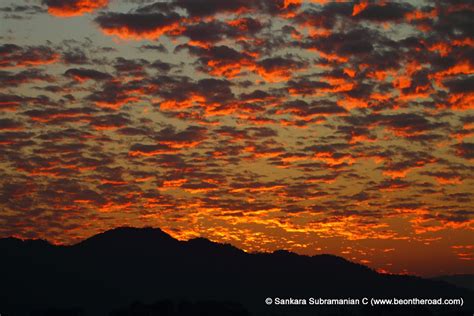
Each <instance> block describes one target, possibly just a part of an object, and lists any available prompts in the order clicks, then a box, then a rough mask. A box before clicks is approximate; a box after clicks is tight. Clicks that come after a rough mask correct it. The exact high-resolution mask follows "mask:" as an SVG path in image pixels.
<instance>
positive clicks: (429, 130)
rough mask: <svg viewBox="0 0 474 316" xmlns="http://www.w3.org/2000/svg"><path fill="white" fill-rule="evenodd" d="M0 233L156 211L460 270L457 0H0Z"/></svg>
mask: <svg viewBox="0 0 474 316" xmlns="http://www.w3.org/2000/svg"><path fill="white" fill-rule="evenodd" d="M0 15H1V22H0V38H1V45H0V86H1V90H0V115H1V118H0V165H1V168H0V179H1V180H0V237H7V236H16V237H20V238H43V239H47V240H49V241H50V242H53V243H58V244H71V243H76V242H79V241H80V240H83V239H84V238H87V237H89V236H91V235H93V234H96V233H99V232H102V231H105V230H107V229H111V228H114V227H117V226H137V227H142V226H153V227H160V228H162V229H163V230H164V231H166V232H168V233H169V234H171V235H172V236H173V237H175V238H179V239H183V240H186V239H189V238H193V237H198V236H202V237H206V238H208V239H210V240H213V241H218V242H226V243H231V244H233V245H235V246H236V247H239V248H241V249H244V250H246V251H249V252H254V251H274V250H276V249H287V250H291V251H294V252H296V253H299V254H308V255H315V254H321V253H330V254H335V255H340V256H343V257H345V258H347V259H349V260H352V261H355V262H360V263H363V264H366V265H368V266H370V267H372V268H374V269H378V270H379V271H386V272H392V273H412V274H417V275H425V276H431V275H438V274H451V273H474V264H473V263H474V262H473V260H474V246H473V244H474V242H473V241H474V219H473V215H474V210H473V205H474V201H473V200H474V196H473V192H474V178H473V174H474V165H473V160H474V111H473V109H474V106H473V105H474V93H473V90H474V36H473V33H474V5H473V3H472V1H468V0H466V1H447V0H445V1H436V3H435V1H412V2H410V3H408V2H407V3H402V2H398V1H376V2H372V1H370V2H364V1H362V2H360V3H359V2H356V3H353V2H332V1H324V0H312V1H303V0H255V1H247V0H226V1H223V0H201V1H200V0H170V1H161V2H154V1H149V0H110V1H109V0H96V1H93V0H64V1H61V0H43V1H41V0H23V1H20V0H2V2H1V5H0Z"/></svg>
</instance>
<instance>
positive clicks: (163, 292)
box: [0, 227, 474, 316]
mask: <svg viewBox="0 0 474 316" xmlns="http://www.w3.org/2000/svg"><path fill="white" fill-rule="evenodd" d="M0 252H1V253H2V256H1V260H0V261H1V263H0V280H1V286H0V313H1V315H2V316H4V315H20V316H21V315H43V316H47V315H108V314H109V313H110V315H181V314H183V315H189V316H191V315H222V316H225V315H236V316H237V315H247V314H246V313H248V315H251V314H252V315H315V314H317V315H326V314H328V315H329V314H331V313H333V312H336V314H335V315H339V314H337V313H341V310H342V311H343V314H345V313H346V312H347V313H349V312H350V313H355V314H353V315H359V314H357V313H363V314H367V313H369V312H370V313H372V314H373V315H378V314H377V311H378V310H379V309H378V308H372V309H370V308H369V307H363V306H359V307H354V308H351V307H347V306H344V307H341V306H339V307H337V308H336V309H334V308H333V307H330V306H326V307H324V306H320V307H315V306H304V307H303V306H300V307H298V306H275V305H271V306H267V305H266V304H265V298H267V297H270V298H277V297H279V298H310V297H315V298H318V297H321V298H362V297H369V298H370V297H375V298H385V297H387V298H393V297H395V298H413V297H416V298H460V297H462V298H463V300H464V306H463V307H462V308H461V307H459V306H450V307H442V308H436V307H435V308H431V307H430V308H428V307H426V306H424V307H421V309H416V308H415V312H414V315H432V314H426V313H425V314H423V313H421V312H420V311H427V312H429V313H432V312H437V313H438V314H439V315H444V314H443V313H448V314H446V315H451V314H453V313H454V314H456V313H464V312H466V313H468V314H469V315H472V310H473V306H472V304H473V303H474V299H473V298H474V292H473V291H471V290H469V289H465V288H459V287H456V286H454V285H451V284H448V283H446V282H443V281H438V280H428V279H422V278H419V277H414V276H401V275H387V274H379V273H377V272H375V271H373V270H372V269H370V268H368V267H366V266H363V265H360V264H356V263H352V262H349V261H347V260H345V259H343V258H340V257H337V256H332V255H317V256H312V257H310V256H302V255H297V254H295V253H292V252H288V251H276V252H273V253H256V254H251V253H246V252H244V251H242V250H240V249H238V248H235V247H233V246H231V245H228V244H220V243H215V242H211V241H209V240H207V239H204V238H196V239H191V240H189V241H179V240H176V239H174V238H172V237H171V236H169V235H168V234H166V233H165V232H163V231H162V230H160V229H157V228H130V227H122V228H116V229H113V230H109V231H106V232H104V233H101V234H98V235H95V236H93V237H91V238H88V239H86V240H84V241H82V242H80V243H78V244H75V245H71V246H55V245H52V244H50V243H48V242H46V241H43V240H20V239H16V238H4V239H0ZM163 304H164V305H163ZM166 304H168V305H166ZM170 304H171V305H170ZM183 304H184V305H183ZM186 304H187V305H186ZM229 304H230V305H229ZM165 305H166V306H168V307H166V308H168V309H165V310H167V311H168V312H166V313H165V312H163V311H162V312H154V311H155V308H158V309H157V310H162V309H163V308H164V307H163V306H165ZM156 306H158V307H156ZM169 306H172V307H169ZM173 306H174V307H173ZM183 306H185V308H184V307H183ZM203 306H204V307H203ZM236 306H237V307H236ZM160 308H161V309H160ZM180 308H181V309H180ZM182 308H184V309H182ZM186 308H188V309H186ZM203 308H204V309H206V308H207V312H203ZM412 309H413V307H399V308H398V309H396V310H395V314H394V315H402V314H401V313H400V310H412ZM182 310H184V311H187V312H183V313H181V312H180V311H182ZM211 310H214V311H215V312H214V313H212V312H209V311H211ZM384 310H385V311H387V310H390V308H388V309H387V308H386V309H384ZM112 311H113V312H112ZM171 311H172V312H171ZM191 311H194V312H195V313H194V312H191ZM247 311H248V312H247ZM374 313H375V314H374ZM387 314H389V313H387ZM381 315H383V314H381ZM407 315H411V314H407Z"/></svg>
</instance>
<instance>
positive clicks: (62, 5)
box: [46, 0, 109, 17]
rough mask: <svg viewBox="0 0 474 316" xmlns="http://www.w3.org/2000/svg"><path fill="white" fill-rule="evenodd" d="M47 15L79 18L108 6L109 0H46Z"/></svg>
mask: <svg viewBox="0 0 474 316" xmlns="http://www.w3.org/2000/svg"><path fill="white" fill-rule="evenodd" d="M46 4H47V5H48V13H49V14H51V15H55V16H59V17H72V16H79V15H83V14H85V13H91V12H93V11H95V10H97V9H100V8H102V7H105V6H107V5H108V4H109V0H73V1H61V0H47V1H46Z"/></svg>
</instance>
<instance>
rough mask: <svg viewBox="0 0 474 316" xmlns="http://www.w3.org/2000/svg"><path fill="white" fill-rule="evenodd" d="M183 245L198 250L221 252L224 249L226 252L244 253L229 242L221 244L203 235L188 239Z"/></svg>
mask: <svg viewBox="0 0 474 316" xmlns="http://www.w3.org/2000/svg"><path fill="white" fill-rule="evenodd" d="M184 245H185V246H186V247H187V248H192V249H194V250H196V251H200V252H216V253H217V252H222V251H225V252H227V253H229V252H233V253H236V254H237V253H238V254H244V251H242V250H240V249H238V248H236V247H234V246H232V245H231V244H222V243H217V242H213V241H210V240H209V239H206V238H203V237H197V238H193V239H190V240H188V241H185V242H184Z"/></svg>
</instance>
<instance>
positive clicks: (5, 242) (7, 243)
mask: <svg viewBox="0 0 474 316" xmlns="http://www.w3.org/2000/svg"><path fill="white" fill-rule="evenodd" d="M50 246H52V245H51V244H50V243H49V242H48V241H46V240H43V239H20V238H16V237H8V238H1V239H0V248H6V247H15V248H22V247H28V248H40V247H50Z"/></svg>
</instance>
